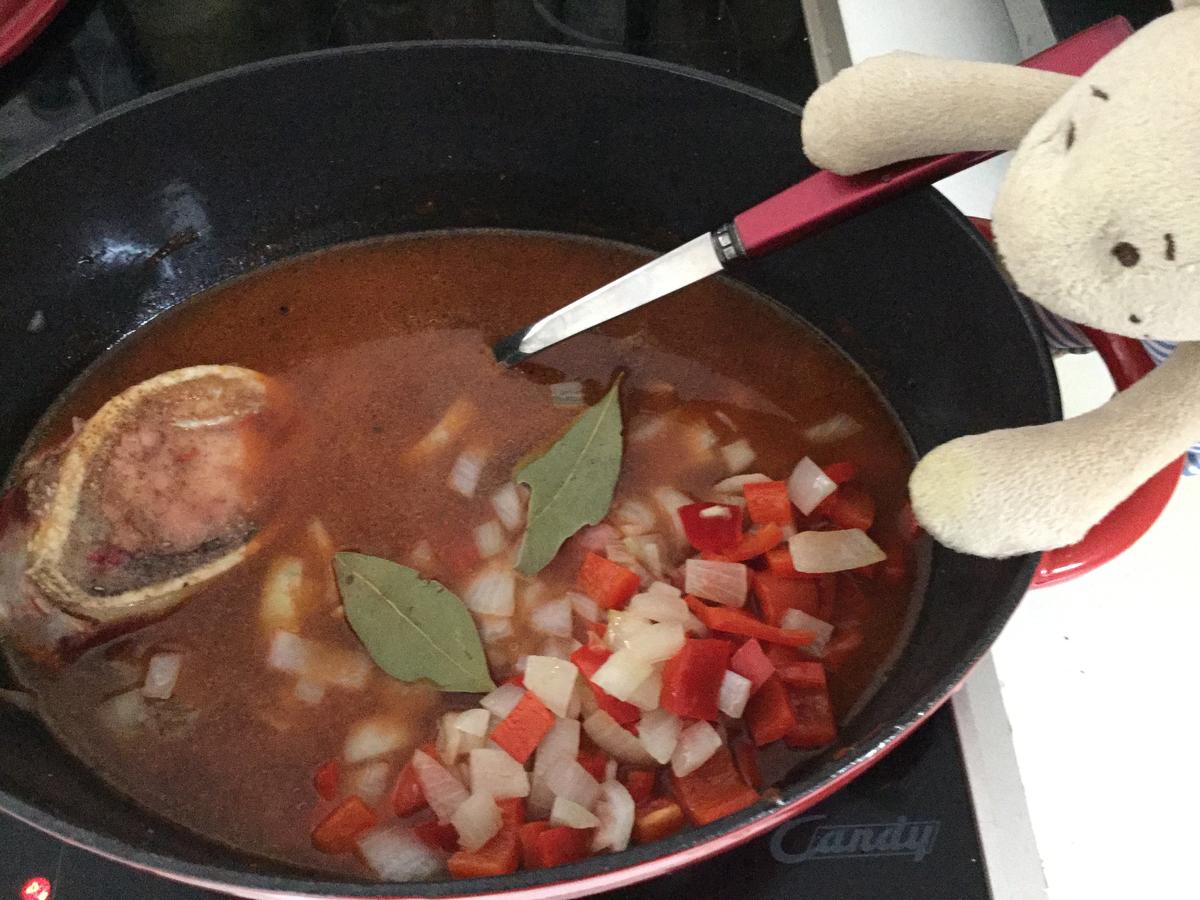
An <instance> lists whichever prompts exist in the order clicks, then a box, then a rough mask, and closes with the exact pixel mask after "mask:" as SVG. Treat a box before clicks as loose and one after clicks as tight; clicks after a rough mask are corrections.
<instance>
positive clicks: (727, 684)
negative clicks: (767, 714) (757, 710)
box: [717, 670, 751, 719]
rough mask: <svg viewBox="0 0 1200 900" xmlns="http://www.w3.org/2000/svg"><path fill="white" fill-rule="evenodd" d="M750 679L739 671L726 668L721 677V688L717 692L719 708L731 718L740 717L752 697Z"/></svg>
mask: <svg viewBox="0 0 1200 900" xmlns="http://www.w3.org/2000/svg"><path fill="white" fill-rule="evenodd" d="M750 688H751V684H750V679H749V678H746V677H744V676H742V675H739V674H738V673H737V672H731V671H729V670H726V672H725V677H724V678H722V679H721V690H720V693H718V694H717V709H719V710H720V711H721V712H723V713H725V715H727V716H729V718H731V719H740V718H741V717H742V713H743V712H744V711H745V709H746V703H747V701H748V700H749V699H750Z"/></svg>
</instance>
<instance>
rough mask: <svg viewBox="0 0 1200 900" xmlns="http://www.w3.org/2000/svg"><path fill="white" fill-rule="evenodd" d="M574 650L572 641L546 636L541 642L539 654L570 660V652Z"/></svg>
mask: <svg viewBox="0 0 1200 900" xmlns="http://www.w3.org/2000/svg"><path fill="white" fill-rule="evenodd" d="M574 650H575V647H574V646H573V645H572V641H570V640H568V639H567V638H559V637H548V638H546V640H545V641H543V642H542V647H541V650H540V651H539V655H541V656H549V657H551V658H552V659H562V660H570V659H571V653H572V652H573V651H574Z"/></svg>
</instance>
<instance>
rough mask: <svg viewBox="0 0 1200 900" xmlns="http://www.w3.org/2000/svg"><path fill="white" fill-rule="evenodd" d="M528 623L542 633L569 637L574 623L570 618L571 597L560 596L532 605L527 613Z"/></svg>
mask: <svg viewBox="0 0 1200 900" xmlns="http://www.w3.org/2000/svg"><path fill="white" fill-rule="evenodd" d="M529 624H530V625H532V626H533V627H534V629H535V630H536V631H540V632H541V633H542V634H548V635H551V636H552V637H564V638H565V637H570V636H571V629H572V626H573V624H574V623H573V622H572V620H571V599H570V598H569V597H560V598H559V599H558V600H551V601H550V602H549V603H543V604H541V605H540V606H536V607H534V608H533V610H532V611H531V612H530V613H529Z"/></svg>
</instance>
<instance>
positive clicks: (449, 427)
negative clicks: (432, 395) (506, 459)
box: [405, 397, 475, 459]
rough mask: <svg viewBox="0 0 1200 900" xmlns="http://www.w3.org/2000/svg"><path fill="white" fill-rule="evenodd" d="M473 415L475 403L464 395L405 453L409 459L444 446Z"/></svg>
mask: <svg viewBox="0 0 1200 900" xmlns="http://www.w3.org/2000/svg"><path fill="white" fill-rule="evenodd" d="M474 416H475V404H473V403H472V402H471V401H470V400H467V399H466V398H465V397H461V398H459V399H458V400H455V401H454V402H453V403H451V404H450V406H449V407H448V408H447V410H446V412H445V413H443V414H442V418H441V419H440V420H439V421H438V422H437V424H436V425H434V426H433V427H432V428H431V429H429V431H428V432H426V433H425V435H424V436H423V437H422V438H421V439H420V440H419V441H417V442H416V443H415V444H413V445H412V446H411V447H410V448H409V449H408V450H407V452H406V453H405V456H407V457H408V458H409V459H418V458H421V457H426V456H429V455H431V454H432V453H434V452H436V451H437V450H440V449H441V448H442V447H445V446H446V445H447V444H449V443H450V442H451V441H452V440H454V439H455V438H456V437H458V436H459V434H461V433H462V431H463V429H464V428H466V427H467V425H468V424H469V423H470V421H471V419H472V418H473V417H474Z"/></svg>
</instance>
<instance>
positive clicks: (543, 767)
mask: <svg viewBox="0 0 1200 900" xmlns="http://www.w3.org/2000/svg"><path fill="white" fill-rule="evenodd" d="M588 693H589V694H590V693H591V692H590V691H589V692H588ZM579 731H580V724H579V722H578V720H576V719H558V720H556V721H555V723H554V725H553V726H551V728H550V730H549V731H548V732H547V733H546V736H545V737H544V738H542V742H541V744H539V745H538V748H537V754H536V755H535V756H534V758H533V778H532V783H531V784H530V790H529V799H528V800H527V801H526V807H527V808H528V810H529V814H530V816H533V817H537V818H543V819H544V818H545V817H546V816H548V815H550V806H551V804H553V803H554V792H553V791H552V790H550V786H549V785H548V784H547V783H546V777H547V775H548V774H549V773H550V772H551V771H552V770H553V769H554V768H555V767H557V766H559V765H563V764H566V763H568V762H573V761H576V758H577V757H578V756H579Z"/></svg>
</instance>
